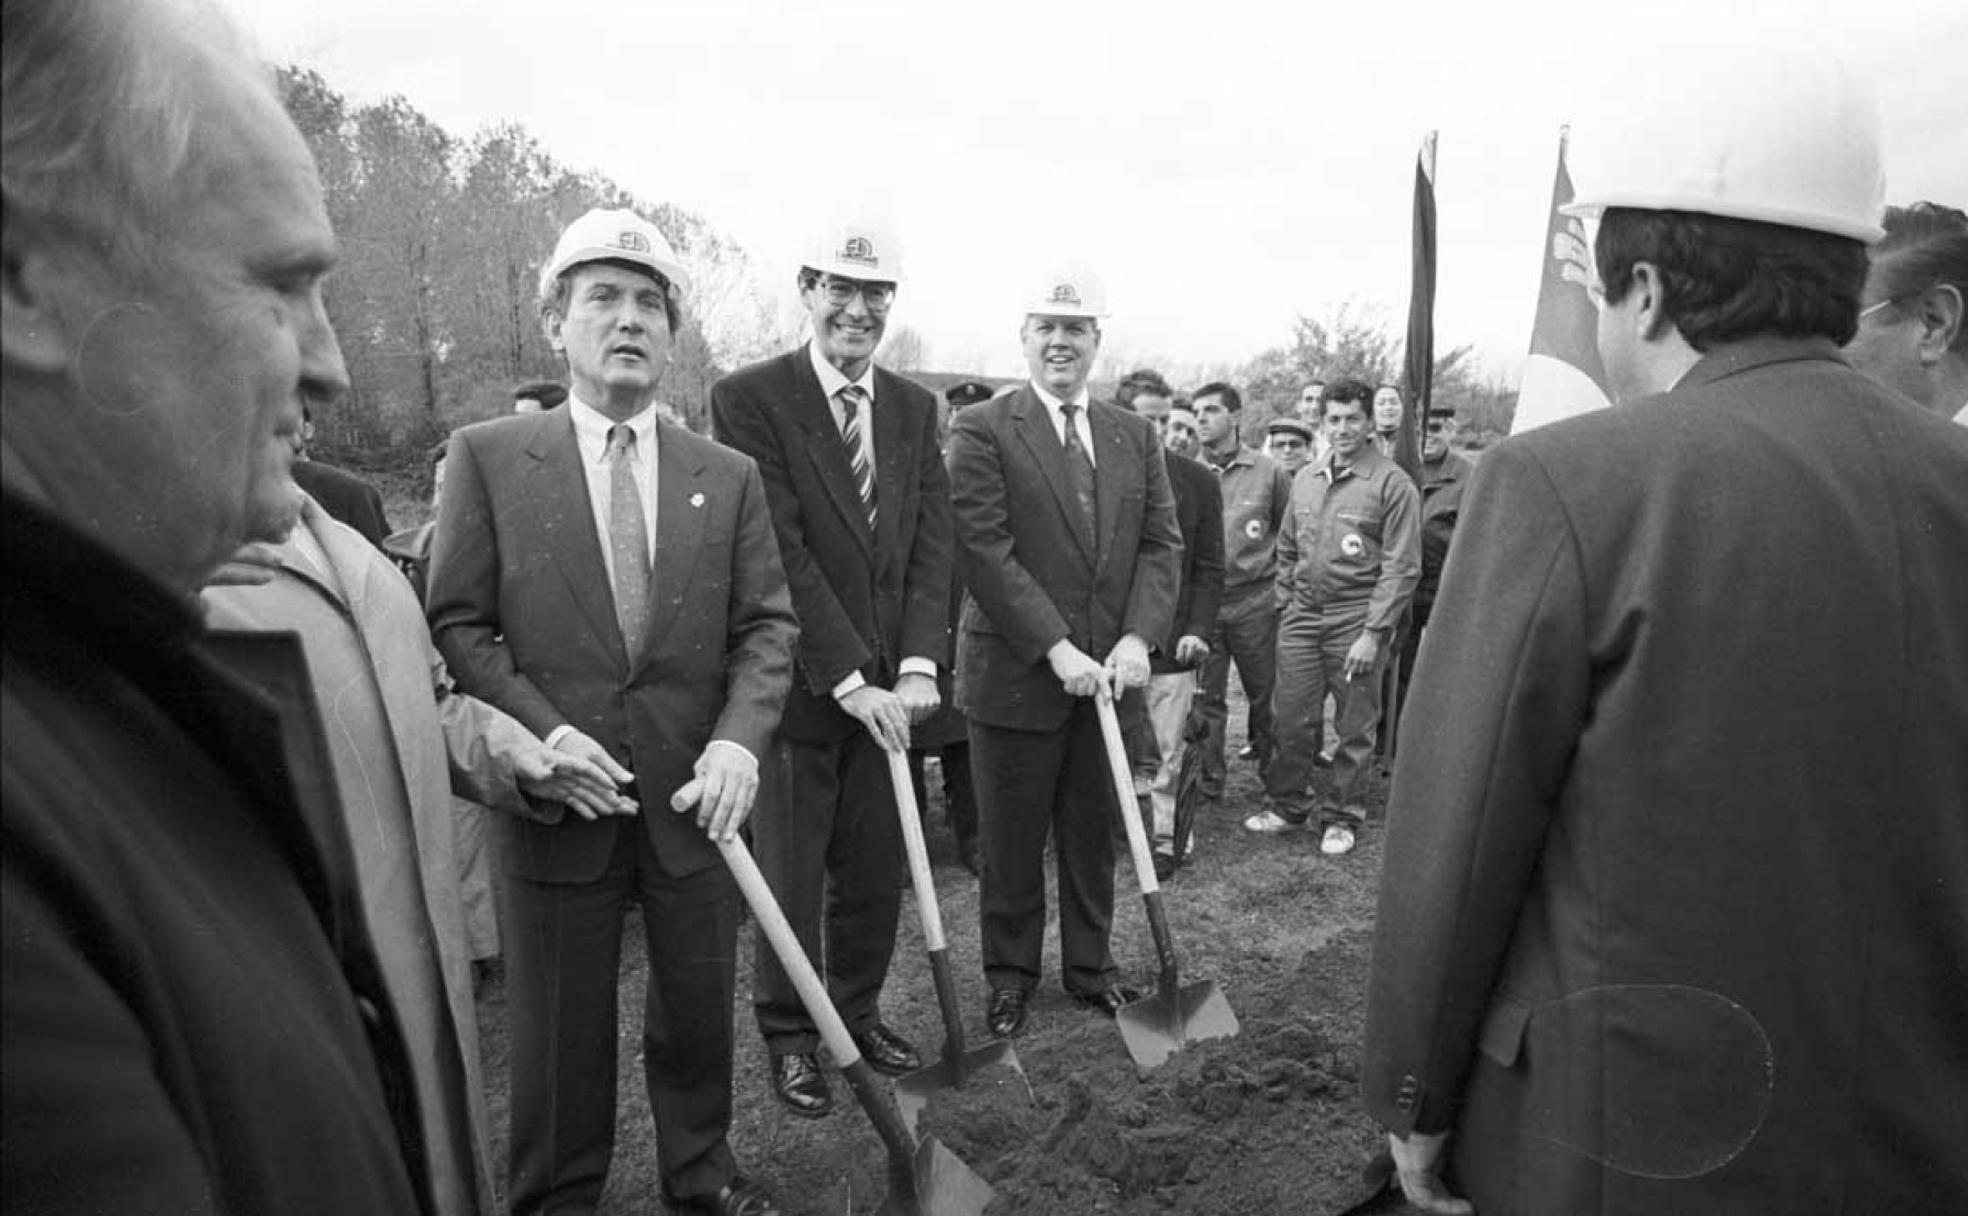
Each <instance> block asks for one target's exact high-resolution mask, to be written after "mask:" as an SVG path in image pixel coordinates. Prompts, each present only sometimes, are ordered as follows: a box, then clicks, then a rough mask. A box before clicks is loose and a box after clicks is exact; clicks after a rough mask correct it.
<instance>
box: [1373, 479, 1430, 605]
mask: <svg viewBox="0 0 1968 1216" xmlns="http://www.w3.org/2000/svg"><path fill="white" fill-rule="evenodd" d="M1385 485H1386V491H1385V497H1384V499H1383V500H1382V502H1381V517H1380V518H1381V523H1380V580H1379V581H1378V582H1376V583H1375V584H1374V589H1373V590H1372V591H1371V592H1369V593H1368V595H1367V623H1366V627H1367V628H1368V629H1378V630H1381V631H1382V632H1383V633H1392V632H1393V631H1394V627H1395V626H1396V625H1398V624H1400V623H1401V617H1402V614H1403V613H1405V612H1406V611H1407V610H1408V601H1409V600H1411V599H1413V598H1414V590H1415V584H1417V583H1419V582H1420V581H1421V493H1420V491H1418V490H1416V489H1415V484H1414V481H1413V479H1411V478H1410V477H1409V476H1408V475H1407V474H1406V473H1400V474H1398V475H1397V476H1393V477H1389V478H1388V479H1387V481H1386V483H1385Z"/></svg>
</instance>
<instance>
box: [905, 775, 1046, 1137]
mask: <svg viewBox="0 0 1968 1216" xmlns="http://www.w3.org/2000/svg"><path fill="white" fill-rule="evenodd" d="M888 776H889V780H890V781H891V782H892V783H893V784H894V786H895V809H896V811H897V812H898V813H899V814H900V815H901V816H902V841H903V843H904V844H905V845H906V846H907V847H908V850H909V877H910V878H911V879H913V880H914V882H915V885H916V907H917V910H918V911H920V912H921V914H922V927H923V941H924V942H925V943H926V944H927V945H928V946H929V973H930V975H931V977H932V978H934V979H935V981H936V1003H937V1005H939V1006H941V1007H942V1010H943V1058H942V1059H941V1060H938V1061H937V1062H936V1063H934V1064H929V1065H925V1066H924V1067H922V1068H918V1069H916V1070H915V1071H914V1072H911V1073H907V1074H905V1075H903V1076H901V1077H898V1078H896V1081H895V1104H896V1105H897V1106H899V1107H901V1109H902V1119H903V1122H905V1123H906V1124H908V1127H909V1130H910V1131H911V1132H914V1131H915V1130H916V1120H917V1119H918V1118H920V1117H921V1115H922V1109H923V1107H925V1106H927V1105H928V1104H929V1099H930V1095H932V1094H934V1093H935V1092H936V1091H937V1090H939V1089H962V1088H963V1084H964V1081H965V1080H967V1079H968V1078H969V1077H970V1076H971V1074H973V1073H975V1072H977V1071H979V1070H980V1069H984V1068H989V1067H991V1066H992V1065H994V1064H1008V1065H1010V1066H1011V1068H1012V1071H1013V1072H1015V1073H1017V1074H1018V1079H1019V1081H1020V1082H1021V1083H1023V1084H1024V1085H1025V1092H1026V1094H1027V1095H1028V1096H1029V1095H1030V1093H1031V1089H1032V1086H1031V1082H1029V1081H1026V1080H1025V1069H1024V1067H1023V1066H1022V1065H1020V1064H1019V1062H1018V1053H1017V1052H1015V1051H1013V1050H1012V1048H1011V1043H1010V1042H1009V1041H1007V1040H1000V1041H998V1042H996V1043H991V1044H988V1045H986V1046H984V1047H979V1048H978V1049H976V1050H975V1051H966V1050H964V1031H963V1015H961V1014H960V1013H958V1012H957V982H956V980H954V979H952V978H951V976H950V950H949V944H948V942H947V941H946V940H945V939H944V937H943V913H942V912H941V911H940V910H939V909H938V908H937V905H936V886H935V884H934V883H933V882H932V881H931V880H930V877H929V847H928V846H927V845H925V844H924V843H923V831H922V819H921V818H920V817H918V815H917V813H916V788H915V783H914V782H912V781H910V780H909V759H908V756H907V754H906V753H903V752H896V751H892V752H889V753H888Z"/></svg>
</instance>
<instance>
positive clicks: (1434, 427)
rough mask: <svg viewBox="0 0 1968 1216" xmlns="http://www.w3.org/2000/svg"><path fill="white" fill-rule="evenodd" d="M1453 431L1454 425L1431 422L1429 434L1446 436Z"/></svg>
mask: <svg viewBox="0 0 1968 1216" xmlns="http://www.w3.org/2000/svg"><path fill="white" fill-rule="evenodd" d="M1451 429H1453V424H1451V423H1447V422H1431V423H1429V424H1428V433H1429V434H1431V435H1446V434H1448V433H1449V431H1450V430H1451Z"/></svg>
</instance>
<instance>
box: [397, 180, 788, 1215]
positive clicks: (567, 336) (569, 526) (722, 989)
mask: <svg viewBox="0 0 1968 1216" xmlns="http://www.w3.org/2000/svg"><path fill="white" fill-rule="evenodd" d="M688 285H689V278H688V276H687V275H686V274H685V272H684V269H683V267H682V266H681V265H680V264H679V263H678V262H677V259H676V255H675V254H674V253H672V252H671V250H670V245H669V242H668V241H666V240H664V239H663V234H662V233H661V232H659V231H657V229H656V227H655V225H653V224H651V223H649V222H648V221H647V220H644V219H643V218H642V217H640V216H638V215H636V214H635V213H633V212H630V211H599V210H597V211H590V212H588V213H587V214H586V215H584V216H582V217H581V218H579V219H577V220H575V221H574V222H573V223H572V224H570V225H568V227H567V230H566V231H565V232H564V233H562V234H561V238H560V242H559V244H558V245H556V246H555V248H554V251H553V256H552V257H551V258H549V259H548V261H547V264H546V266H545V268H544V269H543V270H542V272H541V275H540V313H541V319H542V321H543V323H544V325H545V328H546V333H547V340H548V341H549V342H550V343H551V344H552V345H553V347H554V349H555V350H557V351H559V352H560V353H561V355H562V356H563V357H564V358H565V359H566V361H567V372H568V380H569V385H570V392H569V395H568V400H567V404H566V406H565V407H564V408H561V409H555V410H552V411H548V412H542V413H533V414H509V415H506V416H505V417H503V418H496V419H493V420H492V421H490V422H482V423H479V424H477V425H476V426H469V427H466V428H464V429H463V430H461V431H459V432H458V433H457V434H456V435H454V436H453V437H452V440H451V454H450V456H449V457H448V458H447V459H446V460H445V486H444V498H443V501H442V503H441V504H440V506H439V510H438V519H437V537H436V541H435V543H434V545H433V547H432V553H431V570H430V602H429V612H430V620H431V628H432V632H433V634H434V635H435V637H436V640H437V644H438V648H439V650H441V651H442V652H443V654H444V658H445V660H446V662H448V663H449V664H450V665H451V670H452V672H453V673H454V674H455V675H456V676H457V679H458V683H459V685H460V686H461V687H463V688H464V689H465V691H467V692H469V693H471V694H472V695H474V696H477V697H480V698H483V699H484V700H486V701H489V702H491V703H492V704H494V705H496V706H498V707H499V708H500V709H503V710H505V711H506V712H507V713H509V714H511V715H512V716H513V717H515V718H518V719H519V720H520V722H521V723H523V724H524V725H525V726H526V727H527V728H528V729H530V730H532V731H533V732H534V733H535V734H537V735H539V736H540V737H541V738H543V739H545V740H546V741H547V743H548V744H549V745H550V746H554V747H558V748H561V749H562V750H564V751H568V752H571V753H573V754H574V755H577V756H581V757H584V758H586V759H589V760H592V761H594V762H595V763H596V764H598V765H599V766H601V768H603V769H604V770H606V771H608V772H609V773H611V774H612V775H613V776H614V777H615V778H616V779H617V780H618V781H621V782H622V783H623V784H624V792H625V793H627V794H629V795H630V796H631V797H633V798H635V799H636V800H637V801H639V802H640V803H641V806H642V810H641V812H640V814H639V815H623V814H602V815H590V814H588V813H586V812H583V814H581V815H580V816H578V817H577V816H574V815H566V814H562V813H560V808H557V807H547V806H544V805H539V806H538V809H539V810H540V812H541V813H540V815H539V817H538V818H537V819H507V820H506V821H505V822H506V825H507V827H508V828H509V832H508V836H507V840H506V842H505V849H504V854H505V865H506V873H507V879H506V882H505V884H504V887H503V889H502V893H501V895H502V904H501V907H500V920H501V922H502V923H503V925H504V928H505V946H506V975H507V992H508V994H509V1008H510V1009H511V1017H512V1023H511V1024H512V1060H513V1069H512V1090H513V1095H512V1163H511V1169H510V1182H509V1185H508V1188H507V1191H508V1199H509V1200H510V1202H511V1204H512V1210H513V1211H514V1212H515V1213H544V1212H554V1213H560V1212H592V1211H594V1209H595V1207H596V1205H597V1204H598V1203H599V1202H600V1199H601V1193H602V1188H603V1184H604V1183H605V1182H606V1180H607V1175H608V1163H609V1158H610V1156H611V1154H612V1151H613V1147H614V1135H615V1046H616V1042H617V1039H618V1036H619V1034H620V1030H619V1028H618V1026H617V1025H616V1019H615V1005H616V982H617V974H618V968H619V965H620V962H621V945H622V922H623V914H624V913H625V912H626V911H627V910H628V907H629V905H630V904H631V903H637V904H640V905H641V907H642V916H641V923H642V929H643V935H644V938H645V940H646V942H647V948H648V956H649V982H648V999H647V1004H646V1005H645V1007H644V1011H643V1027H642V1053H643V1070H644V1077H645V1079H646V1081H647V1084H648V1086H649V1105H650V1109H651V1113H652V1114H654V1116H655V1122H656V1152H657V1160H658V1164H659V1168H660V1169H661V1171H662V1188H663V1194H664V1197H665V1198H666V1200H667V1201H668V1202H669V1204H670V1205H671V1209H672V1210H673V1211H677V1212H685V1213H693V1214H700V1213H701V1214H705V1216H764V1214H766V1213H770V1212H772V1211H774V1210H775V1208H774V1207H773V1204H772V1202H771V1200H770V1198H769V1197H768V1196H767V1195H766V1193H765V1191H764V1189H763V1188H762V1187H760V1186H759V1185H757V1184H756V1183H753V1182H749V1181H747V1180H746V1179H745V1178H744V1177H743V1176H741V1175H740V1174H739V1173H738V1171H737V1166H736V1164H735V1163H734V1161H733V1159H732V1154H731V1148H730V1145H729V1143H728V1142H727V1138H728V1134H729V1131H730V1127H731V1062H732V1033H731V1008H732V1000H733V997H734V992H733V988H734V986H735V984H736V976H735V973H734V966H733V961H734V957H735V955H736V952H737V931H738V924H737V906H738V899H737V893H736V888H735V887H734V885H733V883H732V880H731V877H730V875H729V874H728V873H726V871H725V868H724V866H723V864H722V859H721V858H720V856H719V854H718V851H717V848H716V847H715V846H714V845H713V843H712V840H713V838H715V839H720V840H730V839H735V838H736V836H737V834H738V830H739V829H740V828H741V827H742V826H743V825H744V823H745V820H746V818H747V816H749V815H750V813H751V809H752V802H753V799H754V797H755V795H756V793H757V790H758V785H759V763H760V760H761V758H762V757H765V756H767V755H769V754H770V745H771V742H772V734H773V731H774V730H775V729H776V728H777V727H778V725H779V714H780V709H781V706H782V705H783V704H784V703H785V699H786V690H787V687H788V685H789V684H790V682H791V677H792V657H791V652H792V646H793V641H794V638H795V636H796V634H797V629H798V624H797V621H796V618H795V617H794V615H793V609H792V602H791V597H790V596H789V595H788V593H787V590H786V576H785V572H784V570H783V569H782V568H781V566H780V563H779V547H778V543H777V541H775V540H774V538H773V534H772V516H771V511H770V508H769V505H768V503H767V500H766V496H765V486H764V484H763V482H762V481H761V480H760V478H759V473H758V468H757V466H756V465H754V464H753V463H752V461H751V459H750V458H749V457H747V456H743V455H741V454H739V453H737V452H734V451H732V450H731V449H729V448H726V447H723V446H721V445H719V444H715V443H712V442H710V441H709V440H707V439H702V438H699V437H698V436H695V435H692V434H691V433H689V432H688V431H685V430H683V429H682V428H680V427H677V426H675V425H673V424H671V423H669V422H666V421H662V420H660V419H659V418H658V417H657V402H656V391H657V387H658V385H659V383H660V382H661V379H662V375H663V369H664V367H665V366H666V364H667V363H668V361H669V356H670V349H671V343H672V342H673V341H674V336H675V333H676V330H677V329H678V328H680V327H681V325H682V321H683V317H682V306H683V292H684V291H685V290H686V288H687V287H688ZM678 804H681V807H682V810H681V811H680V812H679V811H673V810H672V807H673V806H675V805H678Z"/></svg>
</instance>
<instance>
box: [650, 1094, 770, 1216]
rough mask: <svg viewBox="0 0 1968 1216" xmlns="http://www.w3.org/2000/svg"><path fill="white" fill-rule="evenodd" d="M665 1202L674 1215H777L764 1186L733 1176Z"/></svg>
mask: <svg viewBox="0 0 1968 1216" xmlns="http://www.w3.org/2000/svg"><path fill="white" fill-rule="evenodd" d="M789 1058H791V1057H789ZM666 1206H667V1207H668V1208H669V1209H670V1211H671V1212H673V1213H676V1216H779V1205H777V1204H775V1203H773V1202H772V1196H771V1195H769V1194H767V1193H766V1190H765V1188H764V1187H762V1186H760V1185H759V1184H758V1183H756V1182H747V1181H746V1180H745V1179H743V1178H741V1177H736V1176H734V1177H733V1178H732V1179H731V1182H730V1184H729V1185H727V1186H725V1187H723V1188H722V1189H720V1190H719V1191H718V1192H717V1193H716V1194H714V1195H693V1196H691V1197H690V1198H689V1199H672V1200H669V1201H668V1203H667V1205H666Z"/></svg>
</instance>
